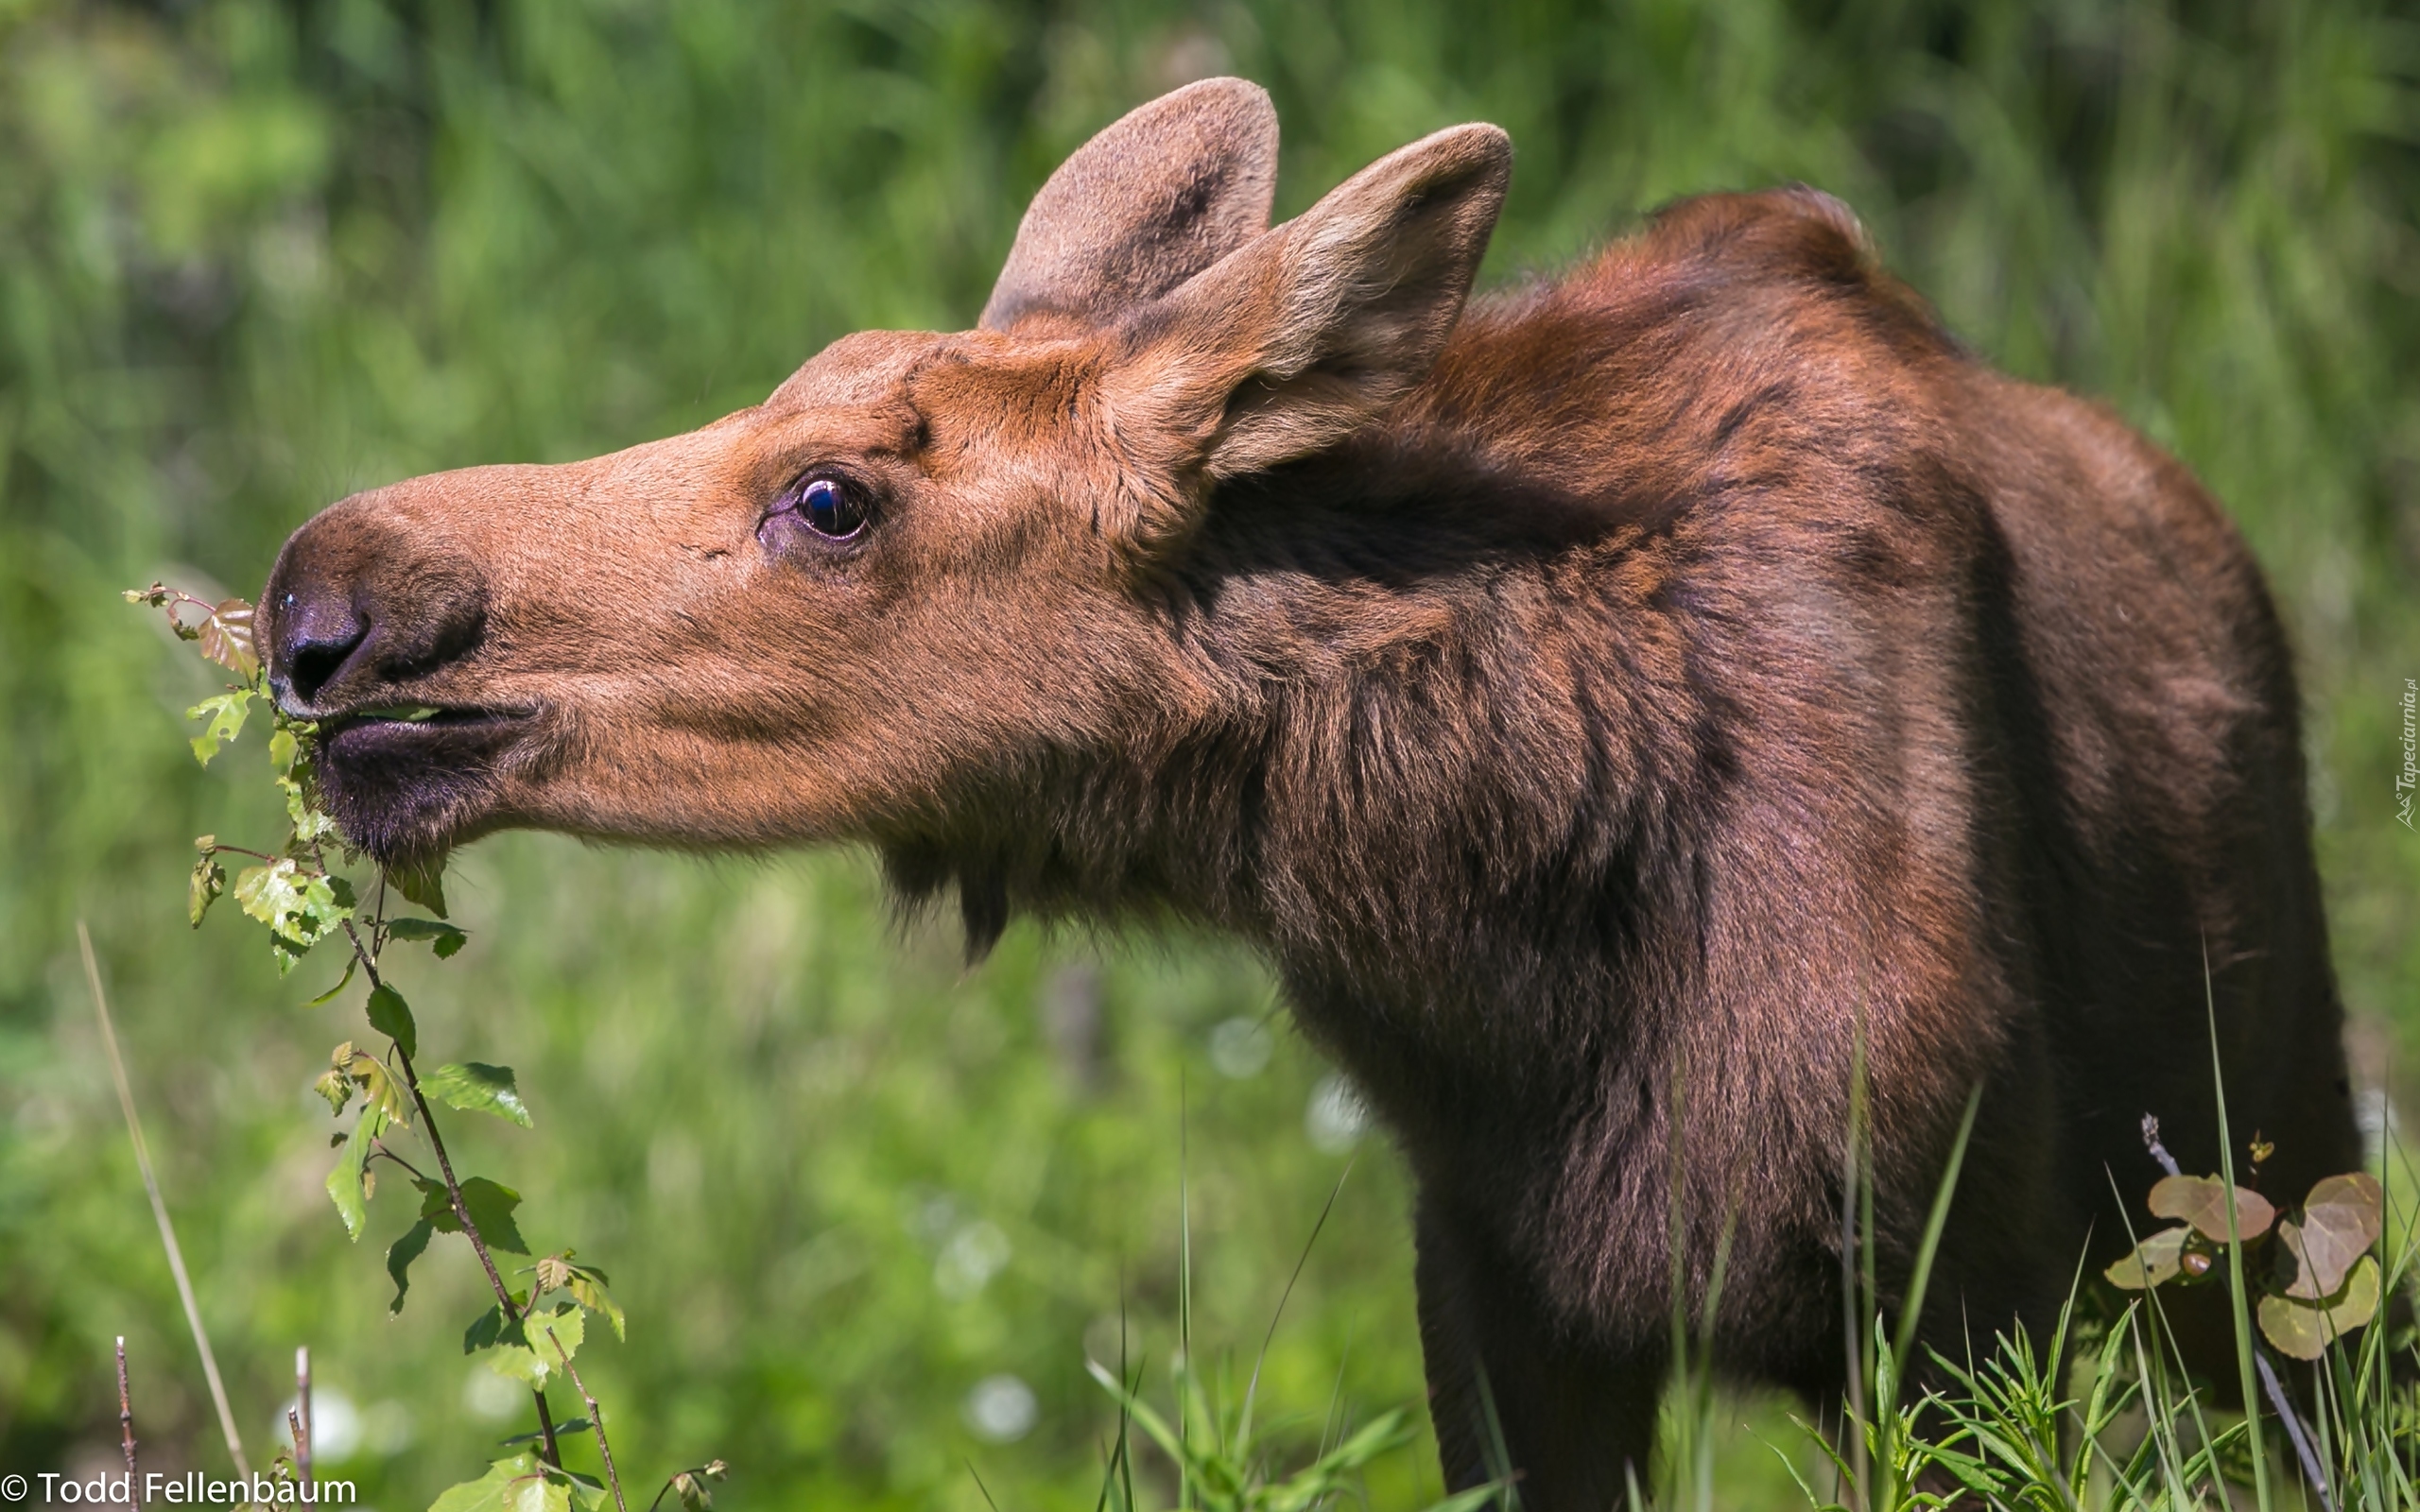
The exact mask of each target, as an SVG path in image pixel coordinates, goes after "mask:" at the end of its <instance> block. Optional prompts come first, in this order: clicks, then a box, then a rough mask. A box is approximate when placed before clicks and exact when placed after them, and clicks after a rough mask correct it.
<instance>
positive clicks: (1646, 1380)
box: [1414, 1201, 1665, 1512]
mask: <svg viewBox="0 0 2420 1512" xmlns="http://www.w3.org/2000/svg"><path fill="white" fill-rule="evenodd" d="M1415 1237H1416V1242H1417V1245H1418V1262H1417V1265H1416V1268H1415V1271H1414V1282H1415V1284H1416V1285H1417V1287H1418V1289H1419V1293H1420V1346H1421V1351H1422V1354H1423V1356H1424V1357H1425V1360H1426V1366H1427V1373H1428V1411H1429V1417H1430V1419H1431V1420H1432V1422H1433V1423H1434V1424H1435V1426H1436V1431H1437V1451H1438V1455H1439V1458H1440V1459H1441V1460H1442V1462H1443V1469H1444V1474H1445V1484H1446V1486H1447V1488H1448V1489H1449V1490H1456V1491H1459V1490H1463V1489H1466V1488H1468V1487H1470V1486H1478V1485H1481V1484H1483V1483H1485V1482H1487V1481H1490V1480H1493V1479H1495V1477H1496V1476H1498V1475H1502V1474H1505V1473H1507V1472H1508V1471H1509V1472H1510V1473H1512V1474H1513V1476H1515V1477H1516V1482H1515V1484H1516V1486H1517V1487H1518V1490H1519V1495H1520V1504H1521V1506H1522V1508H1523V1512H1607V1509H1608V1508H1611V1507H1615V1506H1617V1505H1619V1504H1620V1503H1621V1502H1622V1500H1623V1496H1624V1476H1625V1471H1626V1470H1627V1471H1632V1472H1634V1473H1635V1474H1636V1475H1637V1477H1638V1480H1639V1485H1640V1486H1641V1488H1642V1489H1644V1488H1645V1487H1646V1486H1647V1484H1648V1481H1647V1476H1648V1453H1649V1451H1650V1450H1651V1448H1652V1447H1653V1444H1654V1440H1655V1408H1656V1399H1657V1396H1658V1393H1659V1391H1660V1388H1661V1386H1662V1384H1663V1380H1664V1366H1665V1362H1664V1360H1663V1358H1662V1356H1661V1353H1660V1352H1656V1351H1641V1352H1638V1353H1635V1354H1633V1355H1631V1356H1630V1357H1628V1358H1624V1359H1619V1360H1616V1359H1609V1358H1606V1357H1604V1356H1603V1355H1602V1354H1600V1353H1599V1352H1597V1351H1595V1350H1592V1349H1586V1348H1585V1347H1584V1346H1583V1345H1582V1344H1581V1343H1580V1342H1579V1341H1575V1340H1572V1339H1570V1338H1568V1337H1565V1336H1562V1335H1561V1334H1560V1333H1559V1332H1558V1331H1557V1330H1555V1329H1554V1328H1553V1327H1552V1326H1551V1324H1550V1323H1549V1322H1548V1321H1547V1319H1546V1318H1545V1317H1543V1316H1542V1315H1541V1314H1540V1313H1539V1311H1538V1309H1537V1308H1536V1307H1535V1305H1534V1304H1533V1303H1532V1302H1531V1301H1530V1299H1529V1297H1527V1296H1526V1295H1525V1291H1526V1288H1525V1286H1524V1284H1523V1282H1522V1281H1521V1280H1518V1279H1516V1277H1515V1276H1514V1274H1513V1269H1512V1267H1511V1265H1510V1264H1509V1263H1506V1262H1505V1261H1503V1259H1502V1258H1501V1257H1500V1256H1499V1255H1498V1254H1496V1253H1495V1246H1494V1245H1492V1244H1491V1243H1489V1242H1488V1241H1487V1239H1486V1238H1485V1237H1484V1235H1483V1233H1481V1232H1479V1231H1477V1230H1472V1229H1461V1228H1457V1227H1456V1226H1454V1225H1452V1224H1450V1223H1449V1222H1448V1221H1447V1220H1446V1218H1445V1217H1444V1215H1443V1214H1442V1213H1441V1212H1440V1211H1438V1210H1437V1209H1436V1208H1435V1207H1434V1206H1433V1205H1432V1204H1430V1203H1428V1202H1426V1201H1424V1202H1423V1203H1422V1205H1421V1209H1420V1214H1419V1217H1418V1219H1417V1222H1416V1226H1415Z"/></svg>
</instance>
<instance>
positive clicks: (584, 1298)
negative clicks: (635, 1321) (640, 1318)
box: [563, 1265, 630, 1339]
mask: <svg viewBox="0 0 2420 1512" xmlns="http://www.w3.org/2000/svg"><path fill="white" fill-rule="evenodd" d="M563 1290H565V1291H567V1292H569V1293H571V1296H572V1300H573V1301H576V1302H578V1303H579V1305H580V1306H582V1307H584V1308H586V1309H588V1310H589V1311H590V1312H592V1313H602V1314H605V1321H606V1322H608V1323H611V1324H613V1325H614V1337H615V1338H617V1339H628V1338H629V1337H630V1334H629V1333H628V1332H625V1330H624V1328H623V1324H622V1308H621V1304H620V1303H618V1302H616V1301H614V1298H613V1297H612V1296H611V1295H610V1294H609V1293H608V1292H607V1291H606V1290H605V1273H604V1272H602V1271H595V1270H590V1269H588V1268H587V1267H586V1266H584V1265H582V1266H578V1267H575V1268H574V1270H573V1272H572V1278H571V1280H570V1281H569V1282H568V1283H566V1284H565V1285H564V1287H563Z"/></svg>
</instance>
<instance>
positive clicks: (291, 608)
mask: <svg viewBox="0 0 2420 1512" xmlns="http://www.w3.org/2000/svg"><path fill="white" fill-rule="evenodd" d="M273 612H274V614H275V616H276V625H277V642H276V645H275V647H274V651H275V661H274V665H275V668H276V671H277V673H278V674H279V676H280V677H281V678H282V679H283V680H284V681H285V685H286V687H287V689H288V690H290V691H291V692H292V694H293V696H295V697H296V698H298V699H300V700H301V701H302V702H304V703H309V702H311V701H312V700H313V699H315V698H317V697H318V696H320V689H321V688H324V687H326V686H327V685H328V682H329V680H330V679H333V678H334V677H335V676H336V675H337V672H338V671H340V670H342V668H343V666H344V664H345V662H347V661H349V660H351V658H352V656H353V653H354V651H356V650H358V649H360V646H361V643H362V642H363V641H365V640H367V639H368V638H369V635H370V622H369V620H368V619H367V618H366V617H365V616H363V615H361V614H360V613H358V612H356V611H355V610H354V607H353V605H352V603H351V602H350V601H349V600H348V599H342V598H336V597H333V596H327V595H321V594H316V593H309V592H308V591H303V592H296V591H293V590H287V591H285V592H283V593H279V594H278V595H277V596H276V598H275V600H274V601H273Z"/></svg>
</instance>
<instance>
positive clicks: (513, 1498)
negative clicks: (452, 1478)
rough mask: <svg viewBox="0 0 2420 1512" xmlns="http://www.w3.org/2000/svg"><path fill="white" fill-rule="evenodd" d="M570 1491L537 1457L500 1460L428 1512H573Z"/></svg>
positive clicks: (530, 1455) (443, 1497) (432, 1506)
mask: <svg viewBox="0 0 2420 1512" xmlns="http://www.w3.org/2000/svg"><path fill="white" fill-rule="evenodd" d="M570 1507H571V1487H570V1486H569V1485H568V1484H567V1483H566V1482H565V1481H562V1480H557V1479H556V1478H555V1477H554V1476H552V1475H549V1474H547V1473H546V1467H545V1466H544V1465H542V1464H540V1463H539V1461H538V1457H537V1456H536V1455H535V1454H530V1453H520V1454H515V1455H513V1456H512V1457H511V1458H510V1459H500V1460H497V1461H496V1462H495V1463H494V1464H493V1465H490V1466H489V1467H488V1472H487V1473H486V1474H485V1475H482V1476H480V1477H479V1478H478V1479H477V1480H475V1481H465V1482H463V1483H462V1484H461V1485H459V1486H455V1487H454V1488H453V1489H451V1490H449V1491H447V1492H446V1493H445V1494H444V1495H442V1496H440V1497H439V1498H438V1499H437V1500H436V1501H434V1502H432V1503H429V1506H428V1512H570Z"/></svg>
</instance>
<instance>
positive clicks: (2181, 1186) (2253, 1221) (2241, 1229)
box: [2151, 1176, 2277, 1245]
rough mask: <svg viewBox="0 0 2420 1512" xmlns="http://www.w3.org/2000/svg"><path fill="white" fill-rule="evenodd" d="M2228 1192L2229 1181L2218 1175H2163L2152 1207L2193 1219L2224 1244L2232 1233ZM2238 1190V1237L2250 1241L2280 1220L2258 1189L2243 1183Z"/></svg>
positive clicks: (2154, 1210) (2158, 1213)
mask: <svg viewBox="0 0 2420 1512" xmlns="http://www.w3.org/2000/svg"><path fill="white" fill-rule="evenodd" d="M2227 1192H2228V1187H2227V1184H2226V1183H2225V1182H2224V1181H2221V1180H2220V1179H2219V1178H2218V1177H2214V1176H2171V1177H2161V1178H2160V1182H2159V1184H2158V1185H2157V1186H2155V1187H2153V1188H2152V1195H2151V1210H2152V1214H2153V1215H2154V1216H2157V1217H2161V1218H2174V1219H2177V1220H2178V1221H2180V1222H2183V1223H2189V1224H2191V1225H2192V1226H2193V1227H2194V1228H2196V1229H2200V1230H2201V1231H2202V1236H2203V1237H2204V1238H2205V1239H2208V1240H2210V1241H2211V1242H2213V1243H2215V1244H2221V1245H2223V1244H2225V1243H2226V1242H2227V1237H2228V1236H2227ZM2234 1192H2235V1230H2236V1231H2235V1237H2236V1238H2238V1239H2242V1240H2247V1241H2248V1240H2253V1239H2257V1238H2259V1237H2260V1236H2261V1235H2262V1234H2265V1233H2267V1232H2268V1231H2269V1226H2270V1225H2271V1224H2273V1223H2274V1222H2276V1221H2277V1210H2276V1209H2275V1208H2273V1207H2272V1206H2270V1203H2269V1199H2268V1198H2267V1197H2264V1196H2262V1195H2261V1194H2259V1193H2257V1192H2252V1191H2248V1190H2246V1189H2245V1188H2242V1187H2237V1188H2235V1189H2234Z"/></svg>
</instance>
